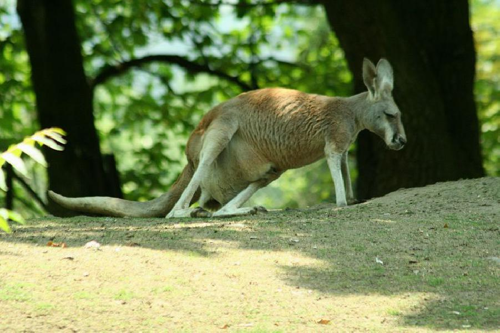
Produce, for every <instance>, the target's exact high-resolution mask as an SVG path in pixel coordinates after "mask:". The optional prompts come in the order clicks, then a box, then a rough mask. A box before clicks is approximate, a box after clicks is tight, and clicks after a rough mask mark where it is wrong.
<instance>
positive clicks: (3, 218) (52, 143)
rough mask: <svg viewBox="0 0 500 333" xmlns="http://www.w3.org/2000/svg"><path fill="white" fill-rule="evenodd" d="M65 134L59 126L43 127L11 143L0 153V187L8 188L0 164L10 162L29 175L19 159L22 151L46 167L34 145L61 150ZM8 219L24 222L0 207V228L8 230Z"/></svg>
mask: <svg viewBox="0 0 500 333" xmlns="http://www.w3.org/2000/svg"><path fill="white" fill-rule="evenodd" d="M65 134H66V133H65V132H64V131H63V130H62V129H60V128H48V129H44V130H41V131H38V132H36V133H35V134H33V135H32V136H29V137H27V138H25V139H24V140H23V141H22V142H20V143H18V144H14V145H11V146H10V147H9V148H8V149H7V150H6V151H5V152H3V153H2V154H0V189H1V190H3V191H7V190H8V189H7V186H6V184H5V175H4V172H3V170H2V166H3V165H4V164H6V163H8V164H10V165H11V166H12V167H13V168H14V169H15V170H16V171H18V172H19V173H21V174H22V175H23V176H25V177H29V176H28V170H27V168H26V165H25V164H24V162H23V160H22V159H21V155H22V154H23V153H24V154H26V155H28V156H29V157H31V158H32V159H33V160H35V161H36V162H38V163H40V164H41V165H43V166H45V167H46V166H47V162H46V161H45V158H44V157H43V154H42V153H41V152H40V150H39V149H38V148H37V147H36V144H37V143H38V144H39V145H40V146H47V147H49V148H51V149H54V150H63V149H64V147H63V146H62V145H63V144H65V143H66V140H65V139H64V138H63V135H65ZM9 219H10V220H12V221H15V222H18V223H24V219H23V218H22V216H21V215H20V214H19V213H16V212H14V211H11V210H8V209H5V208H0V229H2V230H4V231H6V232H10V227H9V224H8V223H7V221H8V220H9Z"/></svg>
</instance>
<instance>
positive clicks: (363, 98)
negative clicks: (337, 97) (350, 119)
mask: <svg viewBox="0 0 500 333" xmlns="http://www.w3.org/2000/svg"><path fill="white" fill-rule="evenodd" d="M345 101H346V103H347V105H348V107H349V108H350V109H351V110H352V112H353V113H354V121H355V124H356V130H357V132H358V133H359V132H361V131H362V130H364V129H368V128H369V126H368V122H369V119H368V109H369V108H370V104H371V103H370V101H369V99H368V92H367V91H365V92H362V93H360V94H357V95H354V96H351V97H347V98H346V99H345Z"/></svg>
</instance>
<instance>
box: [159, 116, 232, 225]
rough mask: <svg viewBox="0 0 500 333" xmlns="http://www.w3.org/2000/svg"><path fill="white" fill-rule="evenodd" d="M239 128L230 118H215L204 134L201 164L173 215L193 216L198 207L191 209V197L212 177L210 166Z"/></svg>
mask: <svg viewBox="0 0 500 333" xmlns="http://www.w3.org/2000/svg"><path fill="white" fill-rule="evenodd" d="M237 129H238V124H237V123H236V122H234V121H231V120H228V119H220V120H215V121H214V122H213V123H212V124H211V125H210V127H209V128H208V129H207V131H206V132H205V134H204V136H203V143H202V148H201V150H200V153H199V164H198V167H197V168H196V171H195V172H194V175H193V178H191V181H190V182H189V184H188V186H187V187H186V189H185V190H184V192H182V195H181V197H180V198H179V200H178V201H177V203H176V204H175V206H174V208H173V209H172V210H171V211H170V212H169V213H168V215H167V218H171V217H191V216H192V213H193V211H194V210H196V209H190V208H189V206H190V204H191V199H192V198H193V196H194V194H195V193H196V191H197V190H198V188H199V187H200V184H201V182H202V180H203V179H205V178H206V177H210V174H209V173H210V167H211V166H212V164H213V163H214V161H215V160H216V159H217V157H218V156H219V154H220V153H221V152H222V151H223V150H224V149H225V148H226V147H227V145H228V143H229V141H231V138H232V137H233V135H234V133H235V132H236V131H237Z"/></svg>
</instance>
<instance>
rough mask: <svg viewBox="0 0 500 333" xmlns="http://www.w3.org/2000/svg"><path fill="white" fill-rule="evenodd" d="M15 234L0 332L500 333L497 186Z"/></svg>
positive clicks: (79, 220)
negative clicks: (237, 214) (233, 214)
mask: <svg viewBox="0 0 500 333" xmlns="http://www.w3.org/2000/svg"><path fill="white" fill-rule="evenodd" d="M13 227H14V233H12V234H5V233H2V234H0V330H1V331H2V332H48V331H62V332H131V331H134V332H224V331H230V332H314V331H325V332H363V331H370V332H426V331H434V330H440V331H455V330H464V331H496V330H500V284H499V281H500V279H499V278H500V237H499V236H500V179H499V178H482V179H474V180H462V181H457V182H447V183H439V184H436V185H432V186H427V187H423V188H413V189H405V190H399V191H396V192H394V193H391V194H389V195H387V196H385V197H382V198H378V199H375V200H372V201H370V202H367V203H364V204H360V205H355V206H351V207H348V208H343V209H338V208H336V207H335V206H334V205H323V206H318V207H313V208H311V209H306V210H285V211H276V212H269V213H267V214H259V215H255V216H251V217H244V218H230V219H177V220H165V219H117V218H95V217H75V218H68V219H60V218H54V217H46V218H41V219H35V220H31V221H30V222H29V223H28V224H27V225H24V226H19V225H17V226H16V225H14V226H13ZM90 241H96V242H98V243H99V244H100V246H99V247H98V248H97V247H85V244H87V243H88V242H90ZM49 242H52V245H59V247H54V246H47V244H51V243H49ZM54 243H55V244H54ZM61 243H64V245H65V246H64V247H63V246H62V244H61ZM94 244H95V243H94Z"/></svg>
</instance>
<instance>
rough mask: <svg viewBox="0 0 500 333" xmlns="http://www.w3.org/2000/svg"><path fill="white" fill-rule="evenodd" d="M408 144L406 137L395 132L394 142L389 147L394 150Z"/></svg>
mask: <svg viewBox="0 0 500 333" xmlns="http://www.w3.org/2000/svg"><path fill="white" fill-rule="evenodd" d="M405 144H406V138H405V137H404V136H403V135H401V134H394V136H393V137H392V143H391V145H390V147H389V148H391V149H394V150H400V149H402V148H403V147H404V145H405Z"/></svg>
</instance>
